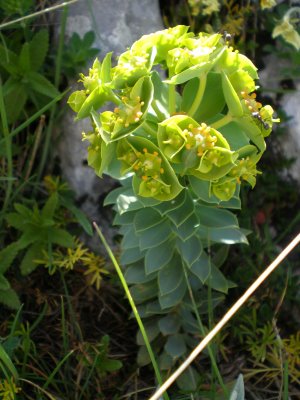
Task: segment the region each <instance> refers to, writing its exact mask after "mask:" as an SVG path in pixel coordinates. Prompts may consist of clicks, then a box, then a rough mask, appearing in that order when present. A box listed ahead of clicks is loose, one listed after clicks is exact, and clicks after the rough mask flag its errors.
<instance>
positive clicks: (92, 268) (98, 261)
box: [82, 252, 109, 290]
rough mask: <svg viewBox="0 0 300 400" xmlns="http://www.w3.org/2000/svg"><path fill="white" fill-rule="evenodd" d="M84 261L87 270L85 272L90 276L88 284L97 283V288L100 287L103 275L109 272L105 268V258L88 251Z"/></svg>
mask: <svg viewBox="0 0 300 400" xmlns="http://www.w3.org/2000/svg"><path fill="white" fill-rule="evenodd" d="M82 262H83V264H84V266H85V267H87V270H86V271H85V272H84V275H87V277H88V284H89V285H95V286H96V289H97V290H99V289H100V285H101V281H102V275H103V274H104V275H107V274H109V272H108V271H107V270H106V269H105V267H104V266H105V263H106V261H105V259H104V258H102V257H101V256H98V255H96V254H94V253H90V252H89V253H88V254H87V255H86V256H85V257H83V258H82Z"/></svg>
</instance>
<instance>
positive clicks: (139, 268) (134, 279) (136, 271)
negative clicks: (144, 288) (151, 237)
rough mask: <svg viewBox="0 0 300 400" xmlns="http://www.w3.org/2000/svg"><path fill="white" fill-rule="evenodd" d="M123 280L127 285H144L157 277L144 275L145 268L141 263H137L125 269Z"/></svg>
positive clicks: (155, 275)
mask: <svg viewBox="0 0 300 400" xmlns="http://www.w3.org/2000/svg"><path fill="white" fill-rule="evenodd" d="M124 276H125V279H126V282H127V283H130V284H133V283H136V284H138V283H146V282H150V281H152V280H153V279H155V278H156V277H157V274H156V273H154V274H150V275H146V273H145V268H144V265H143V263H142V262H137V263H135V264H133V265H130V266H129V267H128V268H126V271H125V274H124Z"/></svg>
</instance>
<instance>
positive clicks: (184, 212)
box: [166, 190, 194, 227]
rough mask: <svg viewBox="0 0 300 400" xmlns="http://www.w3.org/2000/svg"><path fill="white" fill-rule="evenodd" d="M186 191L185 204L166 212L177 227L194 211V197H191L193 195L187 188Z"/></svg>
mask: <svg viewBox="0 0 300 400" xmlns="http://www.w3.org/2000/svg"><path fill="white" fill-rule="evenodd" d="M184 192H185V199H184V202H183V204H182V205H181V206H180V207H178V208H176V209H175V210H172V211H170V212H167V214H166V215H167V217H168V218H169V219H170V220H171V221H172V222H173V224H175V225H176V227H179V226H180V225H182V224H183V223H184V222H185V221H186V220H187V219H188V218H189V217H190V216H191V215H192V214H193V213H194V202H193V199H192V198H191V195H190V193H189V192H188V191H187V190H185V191H184Z"/></svg>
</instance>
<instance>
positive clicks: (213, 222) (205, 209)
mask: <svg viewBox="0 0 300 400" xmlns="http://www.w3.org/2000/svg"><path fill="white" fill-rule="evenodd" d="M197 215H198V217H199V218H200V221H201V225H205V226H207V227H210V228H225V227H229V226H230V227H238V220H237V218H236V216H235V215H234V214H233V213H231V212H230V211H227V210H222V209H220V208H216V207H209V206H205V205H198V206H197Z"/></svg>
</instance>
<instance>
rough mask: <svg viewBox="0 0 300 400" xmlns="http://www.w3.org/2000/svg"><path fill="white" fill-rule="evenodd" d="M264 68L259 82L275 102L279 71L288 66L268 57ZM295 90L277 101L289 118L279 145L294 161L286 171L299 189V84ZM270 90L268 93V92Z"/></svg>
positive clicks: (278, 91) (282, 61)
mask: <svg viewBox="0 0 300 400" xmlns="http://www.w3.org/2000/svg"><path fill="white" fill-rule="evenodd" d="M265 65H266V67H265V68H264V69H263V70H262V71H259V77H260V82H259V84H260V85H261V86H262V87H263V89H264V90H265V91H266V93H267V94H268V96H269V97H271V98H273V100H276V97H277V94H278V93H280V91H281V89H282V88H281V81H282V77H281V75H280V71H281V70H282V69H284V68H288V67H289V66H290V65H289V64H288V62H287V60H280V59H278V57H276V56H273V55H270V56H268V57H267V58H266V59H265ZM294 84H295V86H296V90H295V91H293V92H291V93H287V94H285V95H284V96H282V97H281V98H280V100H279V103H280V107H281V108H282V109H283V110H284V112H285V113H286V115H287V116H288V117H289V118H290V119H289V121H288V122H287V123H285V125H284V127H285V128H286V132H285V134H284V140H282V142H281V145H282V148H283V151H284V153H285V156H286V158H288V159H291V158H293V159H295V162H294V163H293V164H292V165H291V167H290V168H289V170H288V171H286V172H287V173H288V174H289V175H291V176H292V177H293V178H294V179H295V180H296V181H297V182H298V184H299V188H300V158H299V154H300V82H299V81H298V82H295V81H294ZM268 90H270V91H268Z"/></svg>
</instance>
